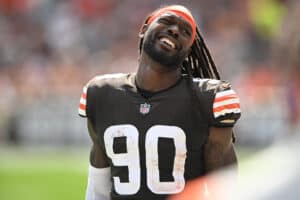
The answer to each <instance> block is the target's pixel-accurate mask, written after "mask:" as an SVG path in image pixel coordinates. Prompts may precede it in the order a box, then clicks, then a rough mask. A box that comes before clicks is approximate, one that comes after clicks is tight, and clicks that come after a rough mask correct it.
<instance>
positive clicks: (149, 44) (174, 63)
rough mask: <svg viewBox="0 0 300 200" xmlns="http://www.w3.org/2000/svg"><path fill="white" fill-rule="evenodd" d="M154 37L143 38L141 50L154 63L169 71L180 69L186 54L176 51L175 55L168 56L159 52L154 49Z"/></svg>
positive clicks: (163, 52)
mask: <svg viewBox="0 0 300 200" xmlns="http://www.w3.org/2000/svg"><path fill="white" fill-rule="evenodd" d="M155 42H156V39H155V37H148V38H147V39H146V38H145V40H144V42H143V47H142V48H143V50H144V51H145V52H146V53H147V54H148V55H149V56H150V57H151V58H152V59H153V60H155V61H156V62H158V63H160V64H162V65H164V66H166V67H167V68H169V69H173V70H176V69H178V68H179V67H180V65H181V64H182V62H183V61H184V59H185V58H186V52H184V51H181V50H178V51H177V53H176V54H173V55H168V52H165V51H163V50H159V49H157V48H156V47H155Z"/></svg>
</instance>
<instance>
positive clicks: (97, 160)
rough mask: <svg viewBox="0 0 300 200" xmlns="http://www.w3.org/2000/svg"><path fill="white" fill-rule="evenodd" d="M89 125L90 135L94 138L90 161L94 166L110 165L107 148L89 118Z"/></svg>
mask: <svg viewBox="0 0 300 200" xmlns="http://www.w3.org/2000/svg"><path fill="white" fill-rule="evenodd" d="M87 126H88V132H89V135H90V138H91V139H92V142H93V146H92V149H91V152H90V163H91V165H93V166H94V167H97V168H104V167H108V166H109V163H108V160H107V156H106V154H105V152H104V151H105V150H104V147H103V144H101V143H100V140H99V138H98V135H97V134H96V131H95V129H94V127H93V125H92V123H91V121H90V120H89V119H88V120H87Z"/></svg>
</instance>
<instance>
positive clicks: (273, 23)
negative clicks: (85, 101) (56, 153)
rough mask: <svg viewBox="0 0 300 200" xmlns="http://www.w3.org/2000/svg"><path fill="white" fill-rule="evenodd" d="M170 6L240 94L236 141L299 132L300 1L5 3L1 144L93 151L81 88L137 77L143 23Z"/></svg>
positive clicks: (0, 18) (0, 38)
mask: <svg viewBox="0 0 300 200" xmlns="http://www.w3.org/2000/svg"><path fill="white" fill-rule="evenodd" d="M171 3H180V4H183V5H186V6H187V7H188V8H190V9H191V10H192V12H193V14H194V16H195V18H196V21H197V23H198V25H199V28H200V32H201V33H202V34H203V36H204V38H205V40H206V42H207V45H208V48H209V49H210V51H211V54H212V56H213V58H214V60H215V63H216V64H217V66H218V69H219V71H220V73H221V75H222V78H223V79H226V80H229V81H230V82H231V83H232V85H233V87H234V88H236V90H237V91H238V93H239V94H240V97H241V104H242V111H243V117H242V119H241V121H240V122H239V123H238V126H237V133H238V142H240V144H250V145H265V144H270V143H272V142H273V141H274V140H276V139H277V138H279V137H282V136H284V135H288V134H293V133H296V132H299V131H300V125H298V124H299V122H300V106H299V105H298V104H299V95H300V83H299V79H298V76H297V73H298V74H300V72H298V71H300V70H299V69H297V67H298V68H299V67H300V58H299V52H300V37H299V36H297V35H299V34H297V23H298V22H297V19H298V17H297V16H299V14H297V13H299V9H300V7H299V6H296V4H299V3H297V0H244V1H240V0H210V1H205V0H188V1H182V0H181V1H179V0H177V1H171V0H151V1H140V0H126V1H124V0H122V1H121V0H101V1H99V0H43V1H42V0H22V1H20V0H0V91H1V94H2V97H1V98H0V143H22V144H27V143H28V144H40V143H42V144H44V143H45V144H74V143H75V144H76V143H78V144H82V143H83V144H85V143H88V142H89V140H88V138H87V133H85V131H86V128H85V124H84V122H83V121H84V120H80V119H79V118H78V117H77V105H78V102H79V97H80V94H81V90H82V86H83V85H84V84H85V83H86V82H87V81H88V80H89V79H90V78H92V77H93V76H95V75H99V74H104V73H115V72H132V71H134V70H135V69H136V67H137V57H138V31H139V28H140V26H141V25H142V23H143V20H144V19H145V17H146V15H147V14H149V13H150V12H151V11H152V10H153V9H155V8H157V7H159V6H161V5H165V4H171ZM297 11H298V12H297ZM239 138H240V139H239Z"/></svg>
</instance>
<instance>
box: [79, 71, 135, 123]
mask: <svg viewBox="0 0 300 200" xmlns="http://www.w3.org/2000/svg"><path fill="white" fill-rule="evenodd" d="M129 76H130V74H121V73H119V74H105V75H100V76H95V77H94V78H92V79H91V80H89V81H88V82H87V84H85V85H84V87H83V91H82V95H81V98H80V104H79V108H78V112H79V115H80V116H82V117H87V116H88V115H89V113H92V112H93V111H92V108H93V105H96V104H97V101H98V100H99V98H101V99H102V98H103V97H104V96H105V94H106V91H107V88H119V87H120V86H121V85H124V84H125V82H126V80H127V79H128V77H129Z"/></svg>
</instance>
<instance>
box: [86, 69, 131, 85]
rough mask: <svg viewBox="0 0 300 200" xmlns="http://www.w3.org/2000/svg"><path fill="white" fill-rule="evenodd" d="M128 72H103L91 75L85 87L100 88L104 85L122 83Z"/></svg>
mask: <svg viewBox="0 0 300 200" xmlns="http://www.w3.org/2000/svg"><path fill="white" fill-rule="evenodd" d="M128 76H129V74H124V73H116V74H104V75H98V76H95V77H93V78H92V79H91V80H90V81H88V83H87V84H86V85H85V87H86V88H87V89H88V88H101V87H104V86H114V85H116V86H117V85H120V84H122V83H124V81H125V80H126V79H127V77H128Z"/></svg>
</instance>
